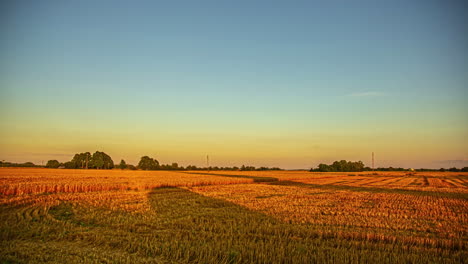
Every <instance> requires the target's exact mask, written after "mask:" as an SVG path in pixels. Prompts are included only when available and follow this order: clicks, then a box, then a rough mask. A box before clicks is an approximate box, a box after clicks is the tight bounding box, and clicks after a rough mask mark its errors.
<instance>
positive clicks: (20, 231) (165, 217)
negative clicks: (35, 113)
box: [0, 168, 468, 263]
mask: <svg viewBox="0 0 468 264" xmlns="http://www.w3.org/2000/svg"><path fill="white" fill-rule="evenodd" d="M467 185H468V173H451V172H417V173H409V172H363V173H318V172H317V173H316V172H313V173H311V172H305V171H274V172H257V171H255V172H242V171H223V172H218V171H213V172H207V171H180V172H168V171H127V170H125V171H121V170H112V171H104V170H61V169H40V168H30V169H26V168H15V169H13V168H1V169H0V238H1V239H0V240H1V242H0V260H1V261H3V262H6V263H64V262H68V263H103V262H104V263H190V262H192V263H314V262H317V263H362V262H364V263H365V262H368V263H376V262H382V263H462V262H463V261H464V260H465V259H466V258H467V257H468V249H467V247H468V187H467Z"/></svg>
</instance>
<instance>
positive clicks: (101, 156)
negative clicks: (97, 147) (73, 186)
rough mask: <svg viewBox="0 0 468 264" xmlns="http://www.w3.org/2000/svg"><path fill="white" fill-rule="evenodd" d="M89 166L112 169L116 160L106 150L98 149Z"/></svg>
mask: <svg viewBox="0 0 468 264" xmlns="http://www.w3.org/2000/svg"><path fill="white" fill-rule="evenodd" d="M89 168H93V169H112V168H114V161H113V160H112V158H111V157H110V156H109V155H107V154H106V153H104V152H100V151H96V152H95V153H94V154H93V155H92V156H91V160H90V161H89Z"/></svg>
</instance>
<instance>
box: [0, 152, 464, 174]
mask: <svg viewBox="0 0 468 264" xmlns="http://www.w3.org/2000/svg"><path fill="white" fill-rule="evenodd" d="M0 167H46V168H64V169H114V168H117V169H122V170H212V171H232V170H234V171H271V170H282V169H281V168H278V167H272V168H270V167H258V168H257V167H254V166H245V165H242V166H240V167H237V166H233V167H218V166H210V167H197V166H195V165H188V166H186V167H184V166H180V165H179V164H178V163H175V162H174V163H171V164H160V163H159V161H158V160H157V159H154V158H151V157H149V156H143V157H141V158H140V161H139V162H138V165H136V166H135V165H132V164H127V163H126V162H125V160H121V161H120V163H119V164H118V165H116V164H114V161H113V160H112V158H111V157H110V156H109V155H107V154H106V153H104V152H100V151H96V152H95V153H94V154H92V155H91V153H90V152H84V153H77V154H75V155H74V156H73V158H72V159H71V160H70V161H67V162H64V163H61V162H59V161H58V160H49V161H47V164H46V165H45V166H41V165H36V164H34V163H32V162H25V163H13V162H5V161H0ZM371 170H376V171H408V170H410V169H405V168H393V167H379V168H375V169H372V168H370V167H366V166H365V165H364V163H363V162H362V161H357V162H353V161H346V160H340V161H335V162H333V163H332V164H329V165H328V164H323V163H320V164H319V165H318V166H317V167H316V168H311V169H310V171H311V172H360V171H371ZM415 171H441V172H444V171H450V172H468V167H463V168H460V169H459V168H456V167H452V168H448V169H445V168H440V169H424V168H421V169H416V170H415Z"/></svg>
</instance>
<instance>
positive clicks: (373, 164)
mask: <svg viewBox="0 0 468 264" xmlns="http://www.w3.org/2000/svg"><path fill="white" fill-rule="evenodd" d="M372 170H374V152H372Z"/></svg>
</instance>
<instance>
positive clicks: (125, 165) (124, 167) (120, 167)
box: [119, 160, 127, 170]
mask: <svg viewBox="0 0 468 264" xmlns="http://www.w3.org/2000/svg"><path fill="white" fill-rule="evenodd" d="M126 168H127V163H126V162H125V160H121V161H120V164H119V169H121V170H123V169H126Z"/></svg>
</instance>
